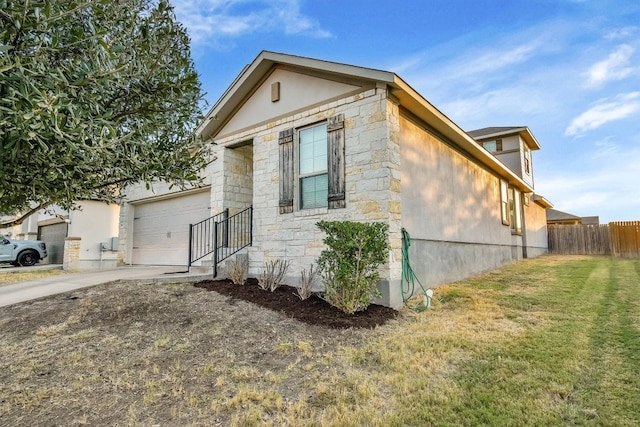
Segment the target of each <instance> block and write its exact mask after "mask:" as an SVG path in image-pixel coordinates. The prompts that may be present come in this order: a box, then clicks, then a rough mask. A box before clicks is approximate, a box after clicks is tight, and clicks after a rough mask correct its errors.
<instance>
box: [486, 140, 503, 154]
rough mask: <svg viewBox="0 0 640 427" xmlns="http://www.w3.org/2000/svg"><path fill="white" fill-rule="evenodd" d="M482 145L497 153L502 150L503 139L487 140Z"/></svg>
mask: <svg viewBox="0 0 640 427" xmlns="http://www.w3.org/2000/svg"><path fill="white" fill-rule="evenodd" d="M482 146H483V147H484V148H485V149H486V150H487V151H490V152H492V153H497V152H500V151H502V140H501V139H496V140H495V141H487V142H484V143H483V144H482Z"/></svg>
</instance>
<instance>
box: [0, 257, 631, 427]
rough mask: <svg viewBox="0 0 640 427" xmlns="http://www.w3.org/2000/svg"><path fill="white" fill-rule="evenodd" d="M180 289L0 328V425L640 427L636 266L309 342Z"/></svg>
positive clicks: (601, 260)
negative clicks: (26, 326) (1, 422)
mask: <svg viewBox="0 0 640 427" xmlns="http://www.w3.org/2000/svg"><path fill="white" fill-rule="evenodd" d="M127 286H128V287H127ZM187 286H188V285H178V284H172V285H162V286H161V285H153V286H141V285H125V284H120V285H110V287H109V288H104V289H103V290H101V289H102V288H95V289H93V290H92V291H91V292H92V293H91V294H87V296H85V297H83V298H81V299H79V300H78V301H75V302H73V303H69V304H68V305H65V309H64V311H61V310H55V307H51V308H50V309H49V310H48V311H46V313H47V314H46V316H47V317H46V319H48V320H47V321H46V322H45V323H42V324H41V323H35V325H36V326H37V327H35V328H34V327H31V328H30V329H28V330H24V331H17V330H16V329H18V328H19V326H20V325H22V324H23V323H24V321H25V320H28V319H40V318H41V317H42V316H44V314H42V315H41V313H44V311H43V310H42V306H40V308H38V307H37V306H34V309H35V310H36V312H34V313H31V314H29V315H27V314H28V313H27V312H26V310H28V309H29V306H27V305H25V306H24V307H22V306H20V307H18V308H20V309H21V310H19V311H16V312H15V313H11V315H7V316H5V318H3V317H2V316H0V326H1V325H3V324H4V325H12V326H10V327H9V326H6V327H4V328H2V329H1V330H0V332H1V334H0V344H2V349H3V352H2V353H0V394H1V395H3V396H6V397H3V400H2V402H1V403H0V419H3V417H4V418H6V420H8V421H9V425H48V423H49V422H50V419H51V417H52V416H54V415H55V416H56V417H60V418H56V419H59V421H60V423H62V424H68V425H74V424H89V425H91V424H95V425H100V424H110V425H111V424H113V425H115V424H118V425H153V424H162V425H202V426H207V425H215V424H221V425H231V426H234V425H236V426H263V425H272V426H476V425H488V426H493V425H499V426H556V425H567V426H569V425H580V426H637V425H640V411H639V410H638V408H640V260H629V259H612V258H608V257H586V256H573V257H563V256H545V257H541V258H537V259H533V260H525V261H523V262H520V263H517V264H513V265H510V266H507V267H505V268H502V269H499V270H496V271H494V272H491V273H488V274H485V275H483V276H480V277H477V278H474V279H472V280H466V281H462V282H459V283H455V284H451V285H447V286H442V287H439V288H436V290H435V297H434V303H433V305H432V307H431V308H430V309H429V310H427V311H424V312H422V313H413V312H410V311H408V310H404V311H402V312H401V314H400V316H399V318H398V319H396V320H394V321H391V322H389V323H388V324H386V325H384V326H382V327H378V328H376V329H374V330H349V331H333V330H325V329H322V328H317V327H311V326H307V325H303V324H299V323H298V322H293V321H291V320H290V319H285V318H284V317H282V316H278V315H276V314H269V313H267V312H265V311H263V310H262V309H259V308H256V307H253V306H251V307H250V308H244V309H241V306H242V305H241V304H240V305H238V304H239V303H234V304H231V303H230V302H229V301H228V300H227V299H226V298H225V297H222V296H219V295H216V294H215V293H202V292H201V291H200V290H198V289H195V288H193V287H187ZM100 292H103V293H100ZM55 304H59V302H55ZM23 308H24V310H25V311H24V312H23V311H22V309H23ZM16 316H22V317H21V318H22V319H23V320H20V321H19V322H16V321H15V318H16ZM3 322H4V323H3ZM280 324H283V326H281V327H280V326H279V325H280ZM276 328H277V329H276ZM106 395H109V396H110V399H104V396H106ZM116 398H117V399H116ZM114 399H115V400H114ZM77 402H80V404H78V403H77ZM114 402H117V403H114ZM114 405H115V406H114ZM74 408H75V409H74ZM84 408H91V411H89V412H87V411H86V410H85V409H84ZM54 409H55V410H56V411H58V412H51V411H53V410H54ZM72 409H73V410H72ZM69 411H70V412H69ZM67 412H69V414H67ZM12 422H14V424H12ZM21 422H22V424H21Z"/></svg>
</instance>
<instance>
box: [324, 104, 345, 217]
mask: <svg viewBox="0 0 640 427" xmlns="http://www.w3.org/2000/svg"><path fill="white" fill-rule="evenodd" d="M327 154H328V156H329V158H328V168H329V177H328V178H329V209H337V208H344V207H345V206H346V203H345V182H344V171H345V165H344V114H338V115H337V116H334V117H330V118H329V121H328V123H327Z"/></svg>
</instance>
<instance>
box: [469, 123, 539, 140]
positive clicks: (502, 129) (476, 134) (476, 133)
mask: <svg viewBox="0 0 640 427" xmlns="http://www.w3.org/2000/svg"><path fill="white" fill-rule="evenodd" d="M526 128H527V127H526V126H492V127H487V128H482V129H475V130H471V131H468V132H467V133H468V134H469V135H470V136H471V137H473V138H482V137H484V136H489V135H495V134H504V133H511V132H514V133H515V132H516V131H520V130H522V129H526Z"/></svg>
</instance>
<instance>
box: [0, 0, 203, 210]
mask: <svg viewBox="0 0 640 427" xmlns="http://www.w3.org/2000/svg"><path fill="white" fill-rule="evenodd" d="M201 101H202V92H201V87H200V82H199V79H198V75H197V73H196V71H195V68H194V64H193V61H192V60H191V53H190V48H189V38H188V36H187V34H186V31H185V29H184V27H183V26H182V25H180V24H179V23H178V22H177V21H176V19H175V15H174V12H173V9H172V7H171V6H170V5H169V4H168V1H166V0H64V1H62V0H39V1H37V0H33V1H31V0H0V144H1V147H0V167H1V169H0V214H5V215H7V214H8V215H15V214H16V213H18V212H22V213H25V212H27V213H28V212H33V210H32V209H34V208H39V207H45V206H48V205H50V204H53V203H56V204H58V205H60V206H62V207H64V208H70V207H72V206H73V203H74V201H77V200H83V199H84V200H86V199H91V200H105V201H112V200H114V198H115V197H116V196H117V192H118V189H119V188H123V187H124V186H126V185H128V184H132V183H135V182H140V181H142V182H147V183H151V182H153V181H156V180H160V181H166V182H169V183H171V184H173V185H179V186H185V185H187V184H189V183H191V182H194V181H197V180H198V171H200V170H201V169H202V168H203V167H204V166H205V165H206V161H207V156H206V150H205V149H204V146H203V145H202V144H201V143H199V142H197V141H196V140H195V139H194V137H193V130H194V129H195V126H196V124H197V123H198V122H199V121H200V120H201V119H202V115H201V113H200V107H201V106H200V105H199V104H200V103H201Z"/></svg>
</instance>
